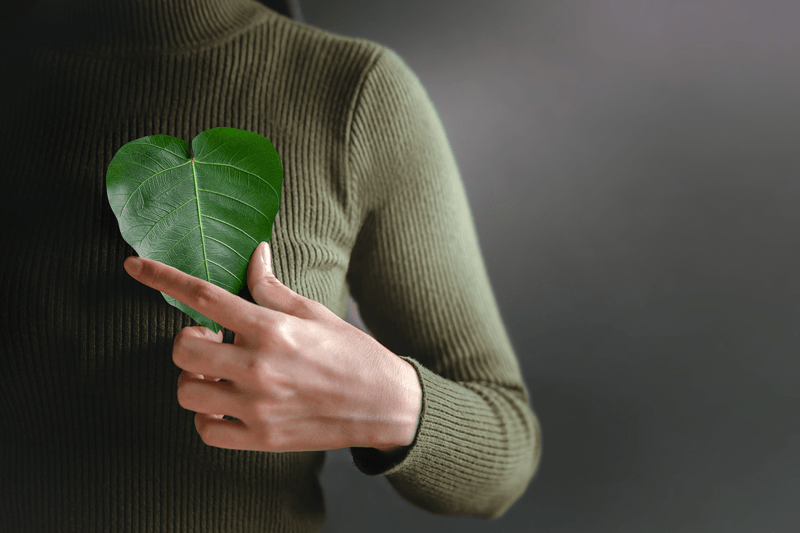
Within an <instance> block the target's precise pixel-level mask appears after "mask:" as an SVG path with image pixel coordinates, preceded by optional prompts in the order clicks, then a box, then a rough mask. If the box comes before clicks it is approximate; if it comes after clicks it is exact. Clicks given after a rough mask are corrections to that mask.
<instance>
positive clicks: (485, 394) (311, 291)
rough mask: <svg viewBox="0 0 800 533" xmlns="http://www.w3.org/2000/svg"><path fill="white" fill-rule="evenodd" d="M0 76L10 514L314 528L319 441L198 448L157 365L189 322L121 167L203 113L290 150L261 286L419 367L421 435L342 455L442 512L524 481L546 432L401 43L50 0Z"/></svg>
mask: <svg viewBox="0 0 800 533" xmlns="http://www.w3.org/2000/svg"><path fill="white" fill-rule="evenodd" d="M0 72H2V79H3V81H2V84H0V85H1V86H2V87H0V125H1V126H2V127H0V147H2V148H0V149H2V150H3V155H4V157H3V158H2V163H0V176H1V179H2V193H1V194H0V217H2V218H1V219H0V220H1V221H2V222H1V223H2V226H0V227H1V228H2V231H0V250H2V261H0V313H1V316H0V384H1V385H0V412H2V413H3V422H2V425H1V426H0V529H2V530H3V531H15V532H27V531H46V532H48V533H52V532H56V531H70V532H71V531H91V532H97V531H109V532H127V531H136V532H144V531H147V532H153V531H158V532H171V531H180V532H193V533H196V532H205V531H209V532H210V531H225V532H245V531H247V532H251V531H263V532H290V531H291V532H309V531H319V530H320V529H321V527H322V524H323V522H324V519H325V505H324V496H323V493H322V490H321V486H320V482H319V475H320V471H321V469H322V466H323V463H324V458H325V452H317V451H315V452H298V453H264V452H252V451H238V450H225V449H219V448H215V447H211V446H207V445H205V444H204V443H203V442H202V440H201V439H200V436H199V435H198V433H197V432H196V430H195V427H194V422H193V417H194V413H191V412H189V411H186V410H184V409H183V408H181V407H180V406H179V405H178V402H177V397H176V388H177V378H178V375H179V374H180V369H179V368H178V367H176V366H175V364H174V363H173V362H172V356H171V354H172V345H173V341H174V339H175V337H176V335H177V334H178V332H179V331H180V330H181V329H182V328H184V327H186V326H191V325H196V323H195V322H194V321H192V319H191V318H189V317H188V316H187V315H186V314H184V313H183V312H181V311H179V310H178V309H176V308H174V307H172V306H170V305H168V304H167V303H166V302H165V301H164V299H163V298H162V296H161V294H160V293H159V292H158V291H156V290H154V289H151V288H149V287H147V286H145V285H143V284H141V283H139V282H137V281H136V280H134V279H133V278H131V276H129V275H128V274H127V273H126V272H125V271H124V269H123V266H122V265H123V261H124V260H125V258H126V257H128V256H130V255H136V254H135V251H134V250H133V249H132V248H131V247H130V246H129V245H128V244H127V243H126V242H125V241H124V240H123V238H122V236H121V234H120V231H119V227H118V224H117V221H116V218H115V217H114V214H113V212H112V211H111V208H110V206H109V204H108V200H107V196H106V169H107V168H108V164H109V162H110V161H111V158H112V157H113V156H114V154H115V153H116V152H117V150H118V149H119V148H120V147H121V146H122V145H124V144H125V143H127V142H129V141H132V140H134V139H137V138H140V137H143V136H146V135H155V134H168V135H172V136H174V137H177V138H180V139H184V140H186V141H187V142H191V140H192V138H194V137H195V136H196V135H197V134H198V133H200V132H202V131H204V130H207V129H210V128H214V127H217V126H229V127H234V128H239V129H245V130H249V131H253V132H257V133H259V134H261V135H263V136H264V137H266V138H268V139H270V140H271V141H272V143H273V144H274V146H275V147H276V149H277V151H278V153H279V154H280V157H281V161H282V165H283V171H284V181H283V189H282V191H281V205H280V211H279V212H278V215H277V217H276V219H275V223H274V226H273V230H272V238H271V249H272V254H273V259H272V265H273V270H274V273H275V275H276V277H277V278H278V279H279V280H280V281H281V282H282V283H283V284H284V285H286V286H287V287H289V288H291V289H292V290H294V291H295V292H297V293H298V294H300V295H303V296H305V297H308V298H311V299H313V300H315V301H317V302H320V303H321V304H323V305H325V306H326V307H327V308H328V309H330V310H331V311H333V312H335V313H336V314H337V315H338V316H340V317H342V318H343V317H344V316H345V312H346V307H347V303H348V296H350V295H352V297H353V299H354V300H355V301H356V302H357V304H358V307H359V310H360V314H361V316H362V318H363V320H364V323H365V324H366V326H367V328H368V329H369V330H370V333H371V334H372V335H373V336H374V337H375V338H376V339H377V340H378V341H379V342H380V343H381V344H383V345H384V346H385V347H386V348H388V349H389V350H390V351H391V352H392V353H394V354H396V355H397V356H398V357H402V358H404V359H405V360H406V361H408V362H409V363H411V364H412V365H413V366H414V368H415V369H416V371H417V373H418V376H419V380H420V383H421V386H422V392H423V401H422V411H421V415H420V423H419V426H418V430H417V434H416V437H415V440H414V442H413V444H412V445H411V446H410V447H409V448H408V449H407V451H405V452H404V453H403V454H401V455H400V456H398V457H395V458H393V459H387V458H386V457H384V456H383V455H382V454H380V453H378V452H377V451H376V450H374V449H372V448H351V449H350V450H351V453H352V457H353V460H354V464H355V467H356V468H358V469H359V470H360V471H361V472H363V473H364V474H366V475H384V476H386V478H387V479H388V480H389V482H390V483H391V484H392V486H393V487H394V488H395V489H396V491H397V492H398V493H399V494H400V495H401V496H402V497H403V498H405V499H406V500H408V501H409V502H412V503H413V504H414V505H417V506H419V507H421V508H423V509H426V510H428V511H430V512H432V513H438V514H447V515H473V516H479V517H497V516H499V515H500V514H502V513H503V512H504V511H505V510H506V509H507V508H508V507H509V506H510V505H511V504H512V503H513V502H514V501H515V500H517V499H518V498H519V497H520V495H521V494H522V493H523V492H524V490H525V489H526V487H527V485H528V484H529V482H530V480H531V478H532V476H533V474H534V472H535V469H536V467H537V465H538V462H539V457H540V451H541V434H540V426H539V423H538V420H537V418H536V416H535V415H534V413H533V411H532V409H531V407H530V402H529V396H528V391H527V389H526V386H525V384H524V382H523V378H522V375H521V373H520V369H519V364H518V361H517V359H516V356H515V353H514V350H513V347H512V345H511V343H510V340H509V338H508V337H507V333H506V331H505V329H504V325H503V322H502V320H501V316H500V313H499V310H498V307H497V304H496V301H495V299H494V295H493V292H492V289H491V285H490V282H489V278H488V275H487V272H486V270H485V266H484V263H483V259H482V256H481V251H480V248H479V244H478V240H477V236H476V232H475V228H474V223H473V220H472V217H471V213H470V209H469V205H468V200H467V196H466V193H465V190H464V186H463V183H462V181H461V178H460V174H459V170H458V167H457V164H456V161H455V158H454V156H453V153H452V150H451V148H450V145H449V143H448V140H447V137H446V134H445V131H444V128H443V125H442V123H441V121H440V119H439V116H438V115H437V112H436V110H435V108H434V106H433V104H432V102H431V100H430V99H429V97H428V95H427V93H426V91H425V89H424V88H423V86H422V84H421V83H420V81H419V80H418V79H417V77H416V76H415V75H414V73H413V72H412V71H411V70H410V68H409V67H408V66H407V65H406V64H405V63H404V61H403V60H402V59H401V58H400V57H399V55H398V54H397V53H395V52H394V51H392V50H391V49H389V48H387V47H385V46H382V45H379V44H377V43H374V42H371V41H367V40H363V39H357V38H351V37H345V36H340V35H336V34H333V33H330V32H326V31H323V30H321V29H318V28H314V27H311V26H309V25H305V24H301V23H297V22H294V21H292V20H290V19H288V18H286V17H283V16H281V15H278V14H277V13H275V12H274V11H271V10H269V9H267V8H265V7H264V6H262V5H261V4H259V3H258V2H256V1H254V0H224V1H223V0H161V1H157V0H124V1H123V0H118V1H109V0H40V2H39V3H38V4H37V5H36V6H35V7H34V8H33V9H32V11H30V12H29V13H28V14H26V15H25V16H24V17H23V18H22V19H20V20H18V21H16V22H15V24H14V25H13V26H12V27H11V28H10V32H9V33H7V34H6V35H5V36H3V40H2V48H1V49H0ZM487 179H491V177H487ZM232 340H233V336H232V333H231V332H229V331H225V342H232Z"/></svg>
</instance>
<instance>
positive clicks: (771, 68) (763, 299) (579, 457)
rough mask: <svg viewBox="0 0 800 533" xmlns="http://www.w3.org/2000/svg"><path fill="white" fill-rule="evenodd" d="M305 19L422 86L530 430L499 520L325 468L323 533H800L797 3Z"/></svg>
mask: <svg viewBox="0 0 800 533" xmlns="http://www.w3.org/2000/svg"><path fill="white" fill-rule="evenodd" d="M301 4H302V14H303V17H304V19H305V22H306V23H308V24H310V25H313V26H317V27H320V28H323V29H326V30H329V31H332V32H334V33H339V34H343V35H349V36H356V37H363V38H366V39H370V40H372V41H376V42H378V43H381V44H383V45H385V46H388V47H390V48H392V49H393V50H395V51H396V52H398V53H399V54H400V55H401V57H403V58H404V59H405V60H406V62H407V63H408V64H409V66H410V67H411V68H412V70H413V71H414V72H415V73H416V74H417V76H418V77H419V78H420V80H421V81H422V83H423V85H424V86H425V87H426V89H427V90H428V93H429V95H430V97H431V99H432V100H433V102H434V104H435V105H436V108H437V109H438V111H439V113H440V115H441V118H442V121H443V122H444V125H445V128H446V130H447V133H448V136H449V138H450V141H451V144H452V146H453V151H454V152H455V155H456V159H457V161H458V164H459V168H460V170H461V173H462V177H463V180H464V183H465V185H466V188H467V192H468V195H469V200H470V205H471V207H472V210H473V215H474V218H475V223H476V225H477V230H478V237H479V240H480V243H481V248H482V251H483V256H484V259H485V262H486V266H487V269H488V272H489V275H490V278H491V282H492V286H493V287H494V290H495V294H496V297H497V300H498V304H499V306H500V310H501V313H502V316H503V318H504V321H505V323H506V326H507V328H508V332H509V335H510V337H511V339H512V343H513V345H514V347H515V349H516V351H517V355H518V357H519V359H520V361H521V364H522V367H523V369H524V373H525V380H526V383H527V385H528V387H529V389H530V392H531V395H532V402H531V403H532V407H533V409H534V411H535V412H536V414H537V415H538V416H539V418H540V420H541V422H542V427H543V432H544V449H543V456H542V463H541V465H540V468H539V471H538V472H537V474H536V476H535V478H534V479H533V482H532V483H531V485H530V487H529V488H528V491H527V492H526V493H525V495H524V496H523V497H522V498H521V499H520V500H519V501H518V502H517V503H516V504H515V505H514V506H513V507H511V509H510V510H509V511H508V512H507V513H506V514H505V515H504V516H503V517H502V518H500V519H498V520H495V521H483V520H478V519H472V518H451V517H438V516H433V515H431V514H429V513H427V512H424V511H421V510H419V509H417V508H415V507H413V506H412V505H411V504H409V503H407V502H405V501H404V500H402V498H400V496H398V495H397V494H396V493H395V492H394V491H393V489H392V488H391V486H390V485H389V484H388V483H387V482H386V479H385V478H383V477H375V478H370V477H367V476H364V475H363V474H361V473H360V472H358V471H357V470H356V469H355V467H354V466H353V465H352V462H351V459H350V455H349V453H348V452H347V451H346V450H337V451H334V452H330V453H329V455H328V461H327V464H326V466H325V469H324V471H323V483H324V487H325V491H326V501H327V505H328V513H329V520H328V524H327V526H326V528H325V531H326V533H334V532H345V531H347V532H352V531H359V532H361V531H370V532H372V531H381V532H401V531H402V532H404V533H405V532H407V531H437V532H459V533H463V532H490V531H491V532H505V533H511V532H526V533H529V532H547V533H555V532H570V533H582V532H591V533H602V532H613V533H624V532H636V533H642V532H646V533H651V532H670V533H672V532H679V531H680V532H718V531H719V532H723V531H724V532H726V533H739V532H741V533H784V532H790V531H798V528H800V511H799V510H797V509H795V508H793V507H794V506H795V505H796V504H797V502H798V501H800V486H798V484H799V483H800V459H798V456H800V423H798V415H799V414H800V413H798V407H800V402H798V392H797V381H798V374H800V372H798V370H799V369H800V363H799V358H798V347H800V327H798V318H800V313H798V310H799V308H798V296H800V275H799V274H800V269H799V268H798V267H800V254H799V253H798V245H799V244H800V243H798V240H799V239H798V223H800V209H798V200H799V199H800V172H798V171H799V170H800V150H799V148H800V135H799V134H800V128H798V119H800V101H799V98H800V77H799V76H798V73H800V61H799V60H800V32H799V31H798V24H799V23H800V3H798V2H796V0H795V1H789V0H786V1H777V0H752V1H744V0H716V1H715V0H695V1H688V0H687V1H669V0H661V1H642V0H605V1H582V2H578V1H570V0H558V1H555V0H552V1H538V0H530V1H524V2H523V1H514V0H494V1H492V2H485V1H484V2H477V1H474V0H461V1H444V0H440V1H433V2H432V1H430V0H403V1H399V0H398V1H390V0H357V1H354V0H348V1H330V0H302V2H301ZM348 318H349V320H351V321H353V322H354V323H358V320H359V319H358V316H357V315H356V314H352V313H351V314H350V315H349V317H348Z"/></svg>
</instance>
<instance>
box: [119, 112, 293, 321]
mask: <svg viewBox="0 0 800 533" xmlns="http://www.w3.org/2000/svg"><path fill="white" fill-rule="evenodd" d="M192 150H193V152H194V157H192V156H191V154H190V152H189V143H187V142H186V141H184V140H183V139H176V138H175V137H171V136H169V135H150V136H148V137H142V138H141V139H136V140H135V141H131V142H129V143H128V144H126V145H124V146H123V147H122V148H120V149H119V151H118V152H117V153H116V154H115V155H114V158H113V159H112V160H111V163H110V164H109V165H108V171H107V173H106V189H107V193H108V203H109V204H110V205H111V209H112V210H113V211H114V215H116V217H117V221H118V222H119V230H120V233H122V238H124V239H125V241H126V242H127V243H128V244H130V245H131V246H132V247H133V249H134V250H136V252H137V253H138V254H139V255H140V256H141V257H146V258H148V259H154V260H156V261H160V262H161V263H164V264H167V265H170V266H173V267H175V268H177V269H178V270H181V271H182V272H185V273H187V274H189V275H191V276H195V277H198V278H200V279H203V280H206V281H208V282H211V283H213V284H214V285H217V286H219V287H222V288H224V289H225V290H227V291H229V292H231V293H233V294H239V291H241V290H242V287H243V286H244V285H245V283H246V281H247V266H248V264H249V263H250V257H251V256H252V255H253V252H254V251H255V249H256V248H257V247H258V244H259V243H260V242H262V241H267V242H269V240H270V237H271V236H272V224H273V222H274V220H275V217H276V216H277V214H278V209H279V208H280V202H281V185H282V184H283V169H282V167H281V161H280V157H279V155H278V152H277V151H276V150H275V147H274V146H272V143H271V142H270V141H269V140H268V139H266V138H265V137H262V136H261V135H259V134H257V133H253V132H250V131H245V130H238V129H235V128H224V127H220V128H213V129H210V130H206V131H204V132H202V133H201V134H199V135H198V136H197V137H195V138H194V139H193V140H192ZM161 294H162V295H163V296H164V299H165V300H166V301H167V302H168V303H169V304H170V305H173V306H175V307H177V308H178V309H180V310H181V311H183V312H184V313H186V314H188V315H189V316H190V317H192V318H193V319H194V320H196V321H197V322H198V323H199V324H200V325H203V326H206V327H207V328H209V329H211V330H212V331H214V332H215V333H216V332H218V331H219V330H220V329H221V326H220V325H219V324H217V323H216V322H214V321H213V320H211V319H209V318H208V317H206V316H204V315H202V314H200V313H198V312H197V311H195V310H194V309H192V308H190V307H188V306H187V305H184V304H182V303H181V302H179V301H177V300H176V299H174V298H172V297H170V296H167V295H166V294H164V293H163V292H162V293H161Z"/></svg>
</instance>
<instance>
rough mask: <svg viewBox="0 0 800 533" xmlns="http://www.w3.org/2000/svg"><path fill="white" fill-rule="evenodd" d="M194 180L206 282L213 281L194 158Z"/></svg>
mask: <svg viewBox="0 0 800 533" xmlns="http://www.w3.org/2000/svg"><path fill="white" fill-rule="evenodd" d="M192 178H193V181H194V197H195V198H196V199H197V218H198V219H199V220H198V221H199V222H200V243H201V245H202V246H203V264H204V265H206V281H209V280H210V279H211V274H210V273H209V271H208V258H207V257H206V238H205V236H204V235H203V215H202V213H200V192H199V191H198V190H197V169H196V168H195V166H194V158H192Z"/></svg>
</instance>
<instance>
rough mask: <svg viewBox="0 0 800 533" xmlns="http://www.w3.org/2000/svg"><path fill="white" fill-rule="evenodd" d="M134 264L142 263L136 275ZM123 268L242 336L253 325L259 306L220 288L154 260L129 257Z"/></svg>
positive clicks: (149, 285)
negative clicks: (136, 262) (256, 309)
mask: <svg viewBox="0 0 800 533" xmlns="http://www.w3.org/2000/svg"><path fill="white" fill-rule="evenodd" d="M135 261H140V262H141V270H140V271H139V272H138V273H137V272H136V268H135V266H134V265H133V263H134V262H135ZM123 265H124V267H125V270H126V271H127V272H128V274H130V275H131V276H132V277H133V278H134V279H136V280H137V281H139V282H141V283H144V284H145V285H147V286H148V287H152V288H153V289H156V290H159V291H161V292H163V293H165V294H168V295H170V296H172V297H173V298H175V299H176V300H178V301H179V302H181V303H183V304H185V305H188V306H189V307H191V308H192V309H194V310H195V311H197V312H199V313H202V314H203V315H205V316H207V317H208V318H210V319H211V320H213V321H214V322H216V323H218V324H220V325H221V326H222V327H224V328H226V329H229V330H231V331H235V332H237V333H244V332H245V331H246V330H248V329H250V327H252V326H254V325H255V324H254V322H255V319H254V317H255V316H256V313H254V311H255V308H257V307H259V306H258V305H256V304H253V303H250V302H248V301H247V300H245V299H243V298H240V297H238V296H236V295H235V294H232V293H230V292H228V291H226V290H225V289H223V288H222V287H218V286H216V285H214V284H213V283H209V282H208V281H205V280H202V279H200V278H197V277H195V276H190V275H189V274H186V273H185V272H182V271H180V270H178V269H177V268H175V267H172V266H169V265H165V264H164V263H161V262H159V261H155V260H153V259H147V258H144V257H133V256H131V257H129V258H127V259H126V260H125V263H124V264H123Z"/></svg>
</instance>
